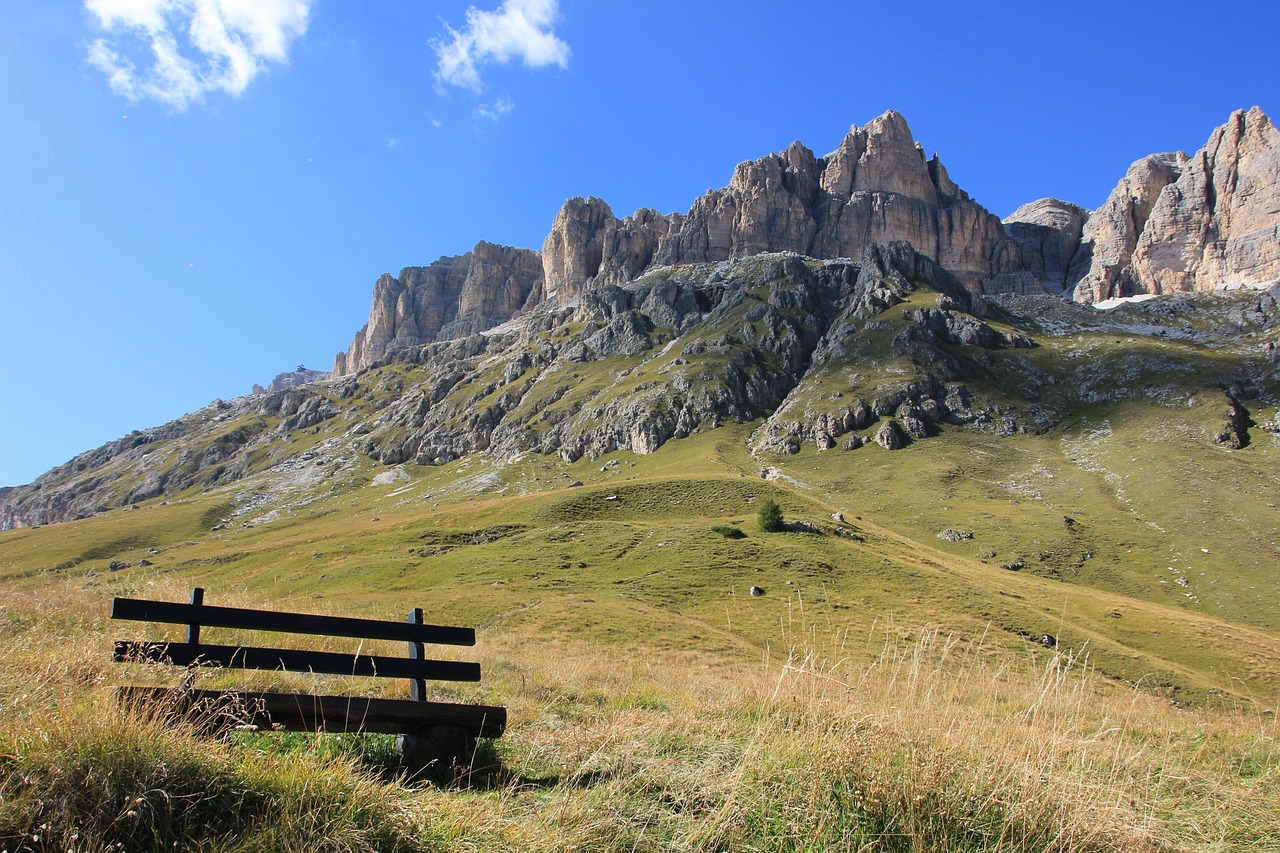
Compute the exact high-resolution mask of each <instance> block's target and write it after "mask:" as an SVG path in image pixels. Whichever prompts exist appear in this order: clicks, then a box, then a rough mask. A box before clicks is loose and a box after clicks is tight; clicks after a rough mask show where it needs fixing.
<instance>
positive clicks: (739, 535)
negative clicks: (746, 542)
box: [711, 524, 747, 539]
mask: <svg viewBox="0 0 1280 853" xmlns="http://www.w3.org/2000/svg"><path fill="white" fill-rule="evenodd" d="M711 532H712V533H719V534H720V535H721V536H723V537H724V538H725V539H745V538H746V536H747V534H745V533H743V532H742V528H740V527H734V526H733V525H732V524H713V525H711Z"/></svg>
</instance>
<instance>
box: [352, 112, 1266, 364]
mask: <svg viewBox="0 0 1280 853" xmlns="http://www.w3.org/2000/svg"><path fill="white" fill-rule="evenodd" d="M1242 176H1243V178H1244V185H1243V186H1241V184H1240V182H1241V177H1242ZM1277 185H1280V134H1278V133H1277V131H1276V129H1275V127H1274V125H1273V124H1272V123H1271V121H1270V119H1269V118H1267V116H1266V115H1265V114H1263V112H1262V111H1261V109H1259V108H1258V107H1254V108H1252V109H1251V110H1249V111H1248V112H1245V111H1243V110H1238V111H1236V112H1235V113H1233V114H1232V115H1231V117H1230V118H1229V119H1228V122H1227V123H1226V124H1224V125H1222V126H1221V127H1219V128H1217V129H1216V130H1215V131H1213V133H1212V134H1211V135H1210V138H1209V141H1208V142H1206V144H1205V146H1204V147H1202V148H1201V149H1200V151H1199V152H1197V154H1196V155H1195V157H1188V156H1187V155H1185V154H1181V153H1176V154H1154V155H1149V156H1148V157H1144V158H1142V159H1140V160H1139V161H1137V162H1135V163H1134V164H1133V165H1132V166H1131V167H1130V169H1129V171H1128V173H1127V174H1126V176H1125V177H1124V178H1122V179H1121V180H1120V182H1119V183H1118V184H1117V185H1116V188H1115V189H1114V190H1113V191H1112V193H1111V195H1110V196H1109V197H1108V199H1107V201H1106V202H1104V203H1103V205H1102V206H1101V207H1099V208H1098V209H1097V210H1095V211H1086V210H1084V209H1083V208H1080V207H1079V206H1077V205H1074V204H1072V203H1071V202H1064V201H1060V200H1057V199H1049V198H1046V199H1039V200H1037V201H1034V202H1030V203H1028V204H1026V205H1023V206H1022V207H1019V208H1018V209H1017V210H1016V211H1014V213H1013V214H1011V215H1010V216H1009V217H1007V218H1006V219H1005V220H1004V221H1003V222H1001V221H1000V220H999V219H998V218H997V217H995V215H994V214H991V213H990V212H989V211H987V210H986V209H985V208H983V207H982V206H981V205H980V204H978V203H977V202H975V201H973V200H972V199H971V197H970V196H969V194H968V193H966V192H965V191H964V190H962V189H960V188H959V187H958V186H957V185H956V184H955V183H954V182H953V181H952V180H951V178H950V176H949V175H948V173H947V170H946V167H945V166H944V165H943V164H942V162H941V160H940V159H939V156H938V155H937V154H934V155H933V157H932V158H926V157H925V154H924V149H923V147H922V146H921V145H920V143H919V142H917V141H915V139H914V137H913V135H912V133H911V130H910V127H909V126H908V125H907V122H906V119H905V118H903V117H902V115H901V114H899V113H897V112H895V111H893V110H890V111H887V112H885V113H884V114H883V115H881V116H879V117H877V118H875V119H873V120H872V121H871V122H869V123H868V124H867V125H866V126H865V127H858V126H857V125H854V126H853V127H852V128H851V129H850V131H849V133H848V134H847V135H846V137H845V138H844V140H843V141H842V142H841V143H840V145H839V146H838V147H837V148H836V150H834V151H832V152H831V153H830V154H827V155H825V156H823V157H815V155H814V154H813V152H812V151H810V150H809V149H808V148H806V147H805V146H804V145H802V144H801V143H800V142H793V143H792V144H791V145H790V146H788V147H787V148H786V149H785V150H783V151H782V152H779V153H774V154H769V155H766V156H764V157H762V158H759V159H757V160H752V161H745V162H743V163H739V164H738V166H737V167H736V168H735V169H734V172H733V175H732V178H731V179H730V182H729V184H728V185H727V186H726V187H724V188H722V189H720V190H711V191H708V192H707V193H706V194H704V195H703V196H701V197H699V198H698V199H697V200H695V201H694V203H693V205H692V206H691V208H690V210H689V211H688V213H671V214H665V215H664V214H661V213H659V212H657V211H655V210H651V209H648V208H641V209H640V210H637V211H636V212H635V213H634V214H632V215H631V216H628V217H624V218H621V219H619V218H618V217H617V216H615V214H614V212H613V210H612V209H611V208H610V206H609V205H608V203H607V202H605V201H603V200H601V199H598V198H594V197H588V198H586V199H583V198H580V197H579V198H572V199H569V200H568V201H566V202H565V203H564V204H563V205H562V207H561V209H560V211H559V212H558V213H557V214H556V216H555V218H554V219H553V221H552V224H551V230H550V233H549V234H548V235H547V238H546V239H545V241H544V242H543V246H542V249H541V251H540V252H535V251H534V250H529V249H513V248H510V247H497V246H494V245H493V244H489V243H483V242H482V243H480V244H478V245H477V246H476V248H475V249H474V250H472V252H470V253H467V254H465V255H462V256H457V257H447V258H441V259H440V260H438V261H436V262H435V263H434V264H432V265H431V266H428V267H408V268H406V269H405V270H404V271H402V273H401V275H400V278H398V279H397V278H393V277H391V276H390V275H389V274H384V275H383V276H382V277H381V278H379V280H378V282H377V284H376V285H375V289H374V300H373V303H374V304H373V308H372V309H371V311H370V317H369V321H368V323H367V324H366V325H365V327H364V328H362V329H361V330H360V332H359V333H357V335H356V337H355V339H354V340H353V342H352V345H351V347H349V348H348V350H346V351H344V352H341V353H339V354H338V356H337V357H336V358H335V363H334V375H335V376H341V375H346V374H350V373H354V372H357V371H358V370H360V369H361V368H363V367H367V366H368V365H370V364H372V363H373V362H374V361H376V360H377V359H378V358H379V357H381V356H382V355H384V354H385V353H386V352H387V351H388V350H390V349H394V348H395V347H397V346H415V345H418V344H423V343H428V342H431V341H434V340H440V339H447V338H450V337H455V336H460V335H465V334H470V333H474V332H478V331H483V330H484V329H486V328H491V327H493V326H496V325H499V324H501V323H502V322H505V321H506V320H508V319H511V318H512V317H514V316H516V315H517V314H518V313H520V312H522V311H526V310H528V309H529V308H531V307H533V306H534V305H537V304H539V303H540V302H542V301H544V300H555V301H556V302H557V303H559V304H563V305H572V304H575V303H576V302H577V300H578V299H580V298H581V296H582V294H583V293H584V292H586V291H587V290H589V289H592V288H599V287H603V286H606V285H611V284H613V285H616V284H625V283H627V282H630V281H634V280H636V279H637V278H639V277H640V276H641V275H643V274H644V273H645V272H647V271H650V270H653V269H658V268H661V267H666V266H679V265H684V264H690V263H711V262H718V261H724V260H730V259H735V258H743V257H750V256H752V255H756V254H764V253H769V252H795V253H797V254H801V255H805V256H808V257H814V258H818V259H835V258H852V259H858V258H861V256H862V254H863V252H864V251H865V250H866V249H867V248H868V247H869V246H871V245H876V244H880V245H884V244H888V243H892V242H895V241H899V240H902V241H906V242H908V243H910V244H911V245H912V246H913V247H915V249H916V250H917V251H920V252H921V253H922V254H924V255H925V256H926V257H929V258H930V259H931V260H933V261H935V262H936V263H938V264H939V265H940V266H942V267H943V268H945V269H947V270H948V271H949V272H950V273H951V274H953V275H955V276H957V277H958V278H959V279H960V280H961V281H962V283H963V284H964V286H965V287H966V288H967V289H969V290H970V291H972V292H975V293H985V294H1003V293H1019V294H1028V293H1031V294H1039V293H1050V294H1055V295H1058V294H1061V295H1065V296H1067V297H1069V298H1072V299H1075V300H1076V301H1081V302H1089V303H1093V302H1101V301H1104V300H1106V299H1110V298H1114V297H1118V296H1121V297H1122V296H1133V295H1138V294H1145V293H1153V294H1161V293H1168V292H1179V291H1186V290H1211V289H1214V288H1215V287H1216V286H1218V285H1219V284H1220V283H1222V282H1224V281H1228V282H1234V283H1238V284H1242V285H1245V286H1265V285H1269V284H1271V283H1273V282H1274V281H1276V280H1280V249H1278V248H1276V247H1277V246H1280V189H1277ZM1166 189H1169V191H1168V192H1165V190H1166ZM1219 200H1221V201H1222V203H1221V204H1219ZM1219 208H1220V209H1219ZM1148 225H1150V228H1148ZM1180 235H1181V236H1180ZM1172 243H1177V244H1178V245H1180V246H1181V251H1180V252H1171V251H1170V249H1169V248H1168V247H1169V246H1170V244H1172ZM503 253H505V254H503ZM1171 255H1172V256H1173V257H1172V258H1171V257H1170V256H1171ZM473 256H474V258H475V259H474V260H473ZM535 264H540V276H539V272H538V269H537V268H536V267H535ZM473 265H474V269H473ZM459 275H461V276H463V277H465V279H466V282H467V283H466V286H465V287H464V286H461V285H458V284H457V283H453V284H448V283H446V282H449V281H450V278H451V277H452V278H453V279H456V278H457V277H458V276H459ZM464 291H465V293H464ZM481 302H483V303H484V304H486V305H487V306H489V310H488V311H485V310H482V309H480V308H479V307H478V304H479V303H481ZM446 317H449V318H451V319H444V318H446Z"/></svg>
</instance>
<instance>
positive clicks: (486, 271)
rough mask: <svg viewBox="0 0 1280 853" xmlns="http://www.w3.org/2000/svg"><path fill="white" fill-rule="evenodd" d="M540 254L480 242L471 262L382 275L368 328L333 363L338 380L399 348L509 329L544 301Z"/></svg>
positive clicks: (447, 261) (462, 259) (463, 258)
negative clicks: (535, 300) (532, 302)
mask: <svg viewBox="0 0 1280 853" xmlns="http://www.w3.org/2000/svg"><path fill="white" fill-rule="evenodd" d="M541 284H542V261H541V258H540V256H539V255H538V253H537V252H534V251H530V250H528V249H514V248H511V247H509V246H498V245H495V244H493V243H485V242H481V243H478V244H477V245H476V247H475V248H474V249H472V250H471V251H470V252H467V253H466V254H465V255H460V256H454V257H443V258H440V259H439V260H437V261H436V262H435V263H433V264H431V265H430V266H426V267H406V268H405V269H403V270H401V271H400V276H399V277H398V278H397V277H394V276H392V275H390V274H389V273H383V274H382V275H381V276H380V277H379V278H378V280H377V282H376V283H375V284H374V287H373V306H372V308H371V309H370V311H369V322H368V323H367V324H366V325H365V326H364V328H362V329H361V330H360V331H359V332H357V333H356V336H355V339H354V340H352V342H351V346H350V348H349V349H348V350H347V351H346V352H341V353H338V355H337V357H336V358H335V359H334V365H333V375H334V376H343V375H345V374H348V373H355V372H356V371H358V370H361V369H362V368H365V367H368V366H369V365H371V364H373V363H375V362H376V361H377V360H378V359H380V358H382V357H383V356H384V355H386V353H387V352H388V351H389V350H391V349H393V348H396V347H401V346H414V345H418V344H424V343H430V342H432V341H435V340H448V339H451V338H455V337H459V336H462V335H468V334H475V333H477V332H482V331H484V330H485V329H489V328H492V327H493V326H496V325H498V324H500V323H503V322H506V321H507V320H509V319H510V318H511V317H512V316H514V315H515V314H516V313H517V312H518V311H519V310H520V309H521V308H522V307H524V305H525V303H526V302H528V301H529V299H530V297H531V296H539V295H540V293H541V290H540V288H541Z"/></svg>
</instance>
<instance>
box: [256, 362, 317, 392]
mask: <svg viewBox="0 0 1280 853" xmlns="http://www.w3.org/2000/svg"><path fill="white" fill-rule="evenodd" d="M330 375H331V374H330V373H329V371H327V370H309V369H307V368H306V367H303V366H301V365H299V366H298V368H297V369H296V370H291V371H289V372H288V373H277V374H276V378H275V379H272V380H271V384H270V385H268V386H267V387H266V388H263V387H262V386H261V385H254V386H253V393H254V394H274V393H275V392H277V391H287V390H289V389H290V388H297V387H298V386H300V385H309V384H311V383H312V382H319V381H321V380H322V379H328V378H329V376H330Z"/></svg>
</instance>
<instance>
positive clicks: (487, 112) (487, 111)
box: [475, 96, 516, 121]
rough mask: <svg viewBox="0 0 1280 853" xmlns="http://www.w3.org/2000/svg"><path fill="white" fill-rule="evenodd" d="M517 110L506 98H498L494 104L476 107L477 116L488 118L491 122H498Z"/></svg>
mask: <svg viewBox="0 0 1280 853" xmlns="http://www.w3.org/2000/svg"><path fill="white" fill-rule="evenodd" d="M515 108H516V105H515V104H514V103H513V102H512V100H511V99H510V98H508V97H506V96H503V97H501V98H498V100H496V101H494V102H493V103H492V104H481V105H480V106H478V107H476V110H475V112H476V115H477V116H478V117H480V118H487V119H489V120H490V121H497V120H498V119H500V118H502V117H503V116H504V115H506V114H507V113H509V112H511V111H512V110H514V109H515Z"/></svg>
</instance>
